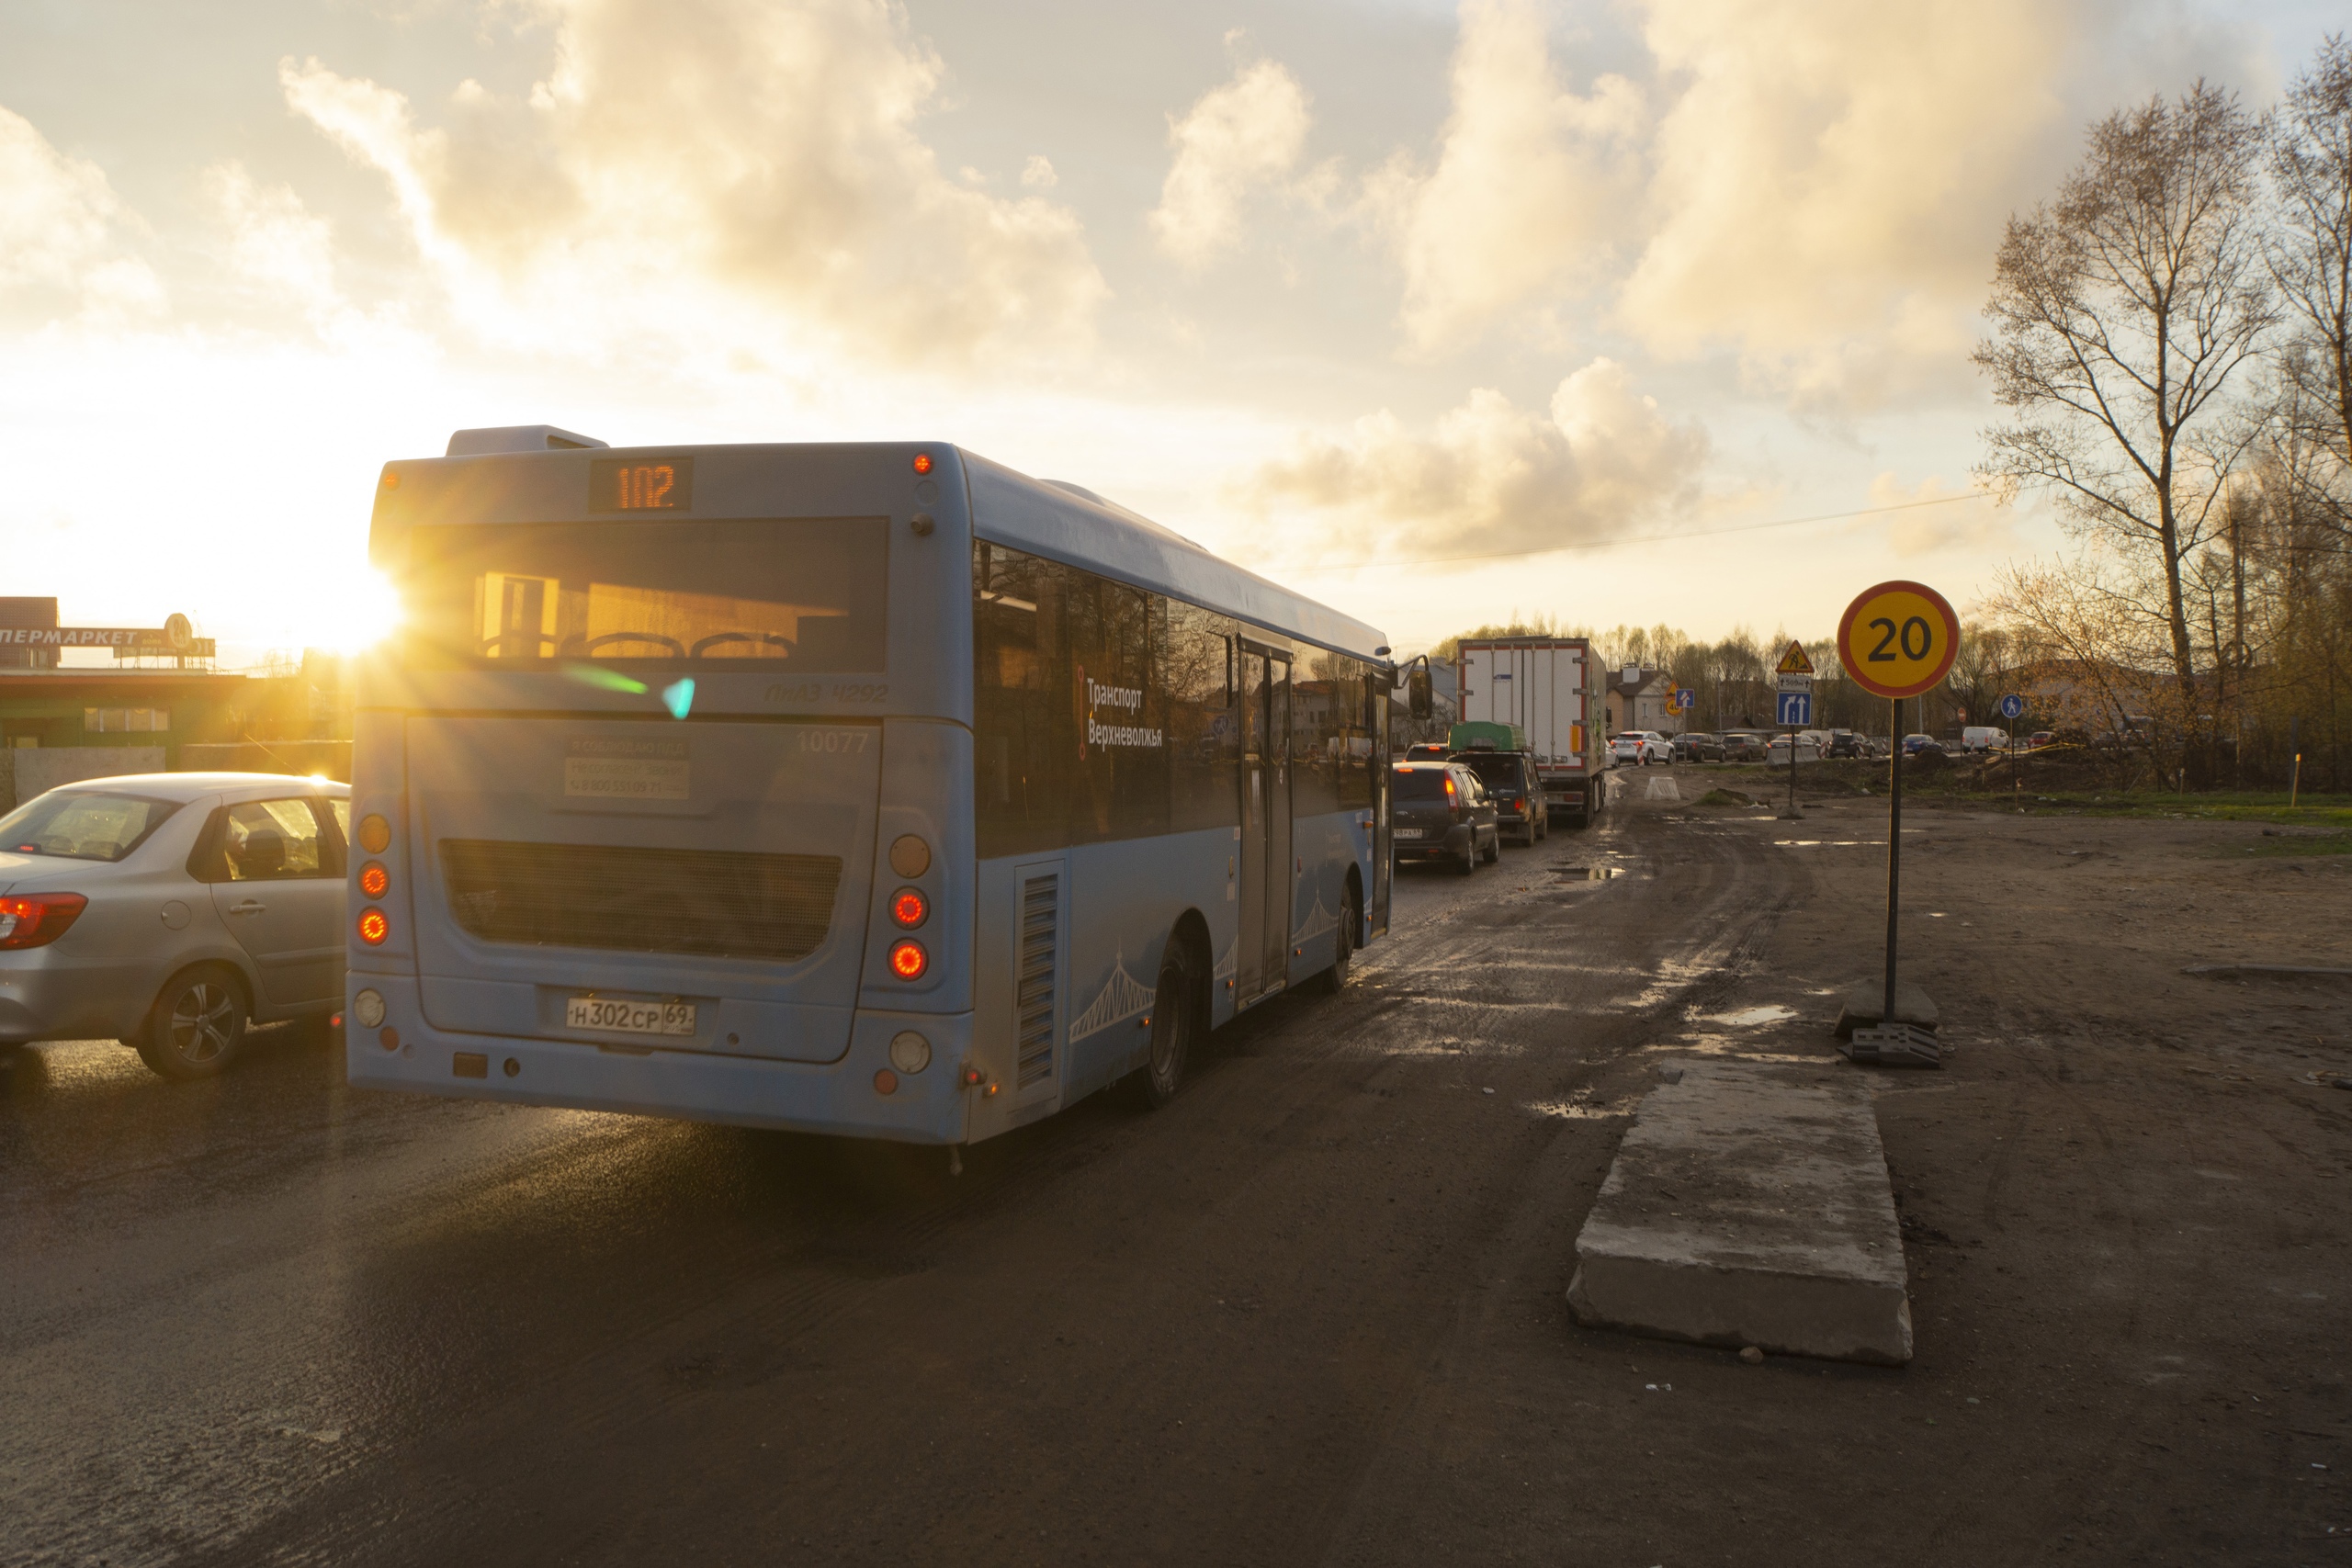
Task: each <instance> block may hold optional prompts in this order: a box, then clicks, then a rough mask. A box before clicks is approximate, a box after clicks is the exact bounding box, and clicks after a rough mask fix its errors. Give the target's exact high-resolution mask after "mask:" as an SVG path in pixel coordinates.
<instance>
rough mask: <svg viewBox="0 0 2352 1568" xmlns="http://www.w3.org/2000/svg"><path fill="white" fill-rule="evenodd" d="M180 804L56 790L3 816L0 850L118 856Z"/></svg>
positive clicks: (79, 856) (70, 856)
mask: <svg viewBox="0 0 2352 1568" xmlns="http://www.w3.org/2000/svg"><path fill="white" fill-rule="evenodd" d="M179 808H180V806H179V802H178V801H175V800H151V799H149V798H147V797H146V796H145V795H111V794H106V793H102V792H100V791H96V790H90V791H80V790H63V791H61V790H51V792H50V793H49V794H47V795H41V796H40V797H39V798H38V799H35V800H33V801H31V802H29V803H28V804H27V805H24V806H21V807H17V809H16V810H15V811H12V812H10V813H9V814H8V815H7V816H6V817H0V852H6V853H9V854H19V855H56V856H58V857H59V858H60V859H62V860H102V861H119V860H120V859H121V858H122V857H123V856H125V855H127V854H129V853H130V852H131V851H133V850H135V849H137V848H138V847H139V846H140V845H141V844H142V843H145V842H146V841H147V835H148V834H150V833H153V831H154V830H155V829H158V828H160V827H162V826H163V825H164V818H168V817H169V816H171V814H172V813H173V812H175V811H177V810H178V809H179Z"/></svg>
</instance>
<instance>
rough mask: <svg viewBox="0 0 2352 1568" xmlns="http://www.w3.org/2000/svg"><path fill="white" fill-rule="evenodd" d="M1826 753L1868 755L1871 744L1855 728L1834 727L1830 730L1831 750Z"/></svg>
mask: <svg viewBox="0 0 2352 1568" xmlns="http://www.w3.org/2000/svg"><path fill="white" fill-rule="evenodd" d="M1824 755H1826V756H1831V757H1867V756H1869V755H1870V746H1869V744H1868V743H1867V742H1865V741H1864V740H1863V739H1862V738H1861V736H1860V734H1858V733H1857V732H1855V731H1853V730H1850V729H1833V730H1831V731H1830V732H1829V750H1827V751H1826V753H1824Z"/></svg>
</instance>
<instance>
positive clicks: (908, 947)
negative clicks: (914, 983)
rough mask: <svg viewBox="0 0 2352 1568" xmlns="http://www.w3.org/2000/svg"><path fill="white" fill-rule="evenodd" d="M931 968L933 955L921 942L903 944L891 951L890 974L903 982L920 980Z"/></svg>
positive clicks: (900, 943) (895, 946)
mask: <svg viewBox="0 0 2352 1568" xmlns="http://www.w3.org/2000/svg"><path fill="white" fill-rule="evenodd" d="M930 967H931V954H930V953H925V952H924V951H923V950H922V943H921V942H899V943H897V944H895V945H894V946H893V947H892V948H891V949H890V973H891V974H893V975H896V976H898V977H899V979H901V980H920V979H922V976H923V971H924V970H926V969H929V968H930Z"/></svg>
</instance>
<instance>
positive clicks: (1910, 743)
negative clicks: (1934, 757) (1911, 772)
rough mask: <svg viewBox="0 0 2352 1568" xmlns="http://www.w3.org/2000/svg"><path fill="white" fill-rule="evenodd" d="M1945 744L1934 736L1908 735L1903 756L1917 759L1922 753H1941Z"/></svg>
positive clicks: (1905, 738) (1904, 741)
mask: <svg viewBox="0 0 2352 1568" xmlns="http://www.w3.org/2000/svg"><path fill="white" fill-rule="evenodd" d="M1943 749H1944V743H1943V742H1942V741H1940V740H1939V739H1936V738H1935V737H1934V736H1932V735H1906V736H1905V737H1904V738H1903V754H1904V755H1905V756H1906V757H1916V756H1917V755H1918V754H1919V753H1920V752H1922V751H1934V752H1938V753H1941V752H1942V750H1943Z"/></svg>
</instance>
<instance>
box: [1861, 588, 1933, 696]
mask: <svg viewBox="0 0 2352 1568" xmlns="http://www.w3.org/2000/svg"><path fill="white" fill-rule="evenodd" d="M1959 653H1960V617H1959V616H1958V615H1953V614H1952V609H1951V604H1949V603H1947V602H1946V601H1945V599H1944V596H1943V595H1942V594H1940V593H1939V592H1936V591H1935V590H1934V589H1932V588H1930V587H1928V585H1927V584H1926V583H1924V582H1882V583H1880V584H1879V585H1878V586H1877V587H1875V588H1865V589H1864V590H1862V592H1860V593H1859V594H1857V595H1856V596H1855V598H1854V602H1853V603H1852V604H1849V605H1847V606H1846V618H1845V619H1844V620H1841V621H1839V622H1838V662H1839V663H1841V664H1843V665H1844V666H1845V668H1846V676H1847V679H1849V680H1850V681H1852V682H1854V683H1855V684H1856V685H1858V686H1860V687H1861V688H1862V690H1864V691H1866V692H1873V693H1876V694H1878V695H1880V696H1882V697H1895V698H1902V697H1916V696H1917V695H1918V694H1920V693H1922V692H1927V691H1932V690H1934V689H1935V687H1936V684H1937V683H1938V682H1940V681H1941V680H1942V679H1943V678H1944V677H1945V676H1946V675H1948V674H1950V673H1951V661H1952V660H1953V659H1954V658H1956V657H1958V655H1959Z"/></svg>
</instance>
